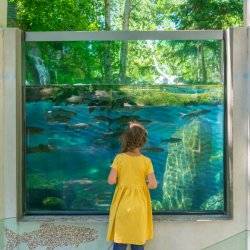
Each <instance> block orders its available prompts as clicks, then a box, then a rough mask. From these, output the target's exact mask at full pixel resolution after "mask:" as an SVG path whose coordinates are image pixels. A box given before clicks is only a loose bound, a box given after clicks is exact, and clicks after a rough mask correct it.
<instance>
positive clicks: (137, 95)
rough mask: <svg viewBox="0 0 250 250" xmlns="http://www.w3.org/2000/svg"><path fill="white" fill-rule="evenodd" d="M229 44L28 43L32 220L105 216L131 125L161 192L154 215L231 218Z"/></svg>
mask: <svg viewBox="0 0 250 250" xmlns="http://www.w3.org/2000/svg"><path fill="white" fill-rule="evenodd" d="M222 51H223V48H222V43H221V41H147V40H146V41H127V42H124V41H123V42H122V41H115V42H100V41H87V42H53V43H52V42H40V43H35V42H32V43H31V42H29V43H26V57H25V59H26V60H25V63H26V78H25V84H26V86H25V88H26V103H25V109H26V145H27V147H26V166H25V167H26V171H25V172H26V181H25V183H26V209H27V212H36V211H40V212H46V211H68V212H75V211H80V212H82V213H107V212H108V209H109V205H110V202H111V199H112V193H113V191H114V187H111V186H109V185H108V184H107V181H106V180H107V176H108V173H109V169H110V168H109V166H110V164H111V162H112V160H113V157H114V155H115V154H116V153H117V152H119V141H118V139H119V136H120V135H121V133H122V131H123V130H124V128H125V127H126V126H127V124H128V122H129V121H130V120H137V121H139V122H141V123H142V124H143V125H144V126H145V127H146V129H147V130H148V132H149V137H148V141H147V143H146V145H145V146H144V147H143V149H142V153H143V154H145V155H147V156H149V157H150V158H151V159H152V162H153V164H154V168H155V173H156V176H157V180H158V182H159V185H158V188H157V189H156V190H153V191H151V197H152V203H153V209H154V212H155V213H170V212H171V213H172V212H173V213H174V212H182V213H189V212H198V213H224V211H225V207H224V198H225V197H224V174H225V173H224V172H223V168H224V83H223V73H222V72H223V60H222V58H223V53H222Z"/></svg>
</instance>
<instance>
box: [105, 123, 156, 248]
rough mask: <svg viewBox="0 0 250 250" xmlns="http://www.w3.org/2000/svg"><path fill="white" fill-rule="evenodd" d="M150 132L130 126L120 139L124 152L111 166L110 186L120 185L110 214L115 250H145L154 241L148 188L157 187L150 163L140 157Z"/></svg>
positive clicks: (149, 160) (108, 236)
mask: <svg viewBox="0 0 250 250" xmlns="http://www.w3.org/2000/svg"><path fill="white" fill-rule="evenodd" d="M146 139H147V131H146V129H145V128H144V127H143V126H142V125H141V124H140V123H138V122H130V123H129V128H128V129H126V131H125V132H124V133H123V134H122V136H121V144H122V148H121V152H120V153H118V154H117V155H116V156H115V158H114V160H113V163H112V165H111V170H110V173H109V176H108V183H109V184H111V185H112V184H117V185H116V189H115V192H114V196H113V200H112V204H111V207H110V213H109V223H108V231H107V240H111V241H114V245H113V250H126V248H127V244H131V249H132V250H143V249H144V246H143V245H144V243H145V242H146V241H147V240H150V239H152V238H153V219H152V207H151V198H150V193H149V190H148V189H149V188H150V189H154V188H156V187H157V181H156V178H155V175H154V169H153V165H152V162H151V159H150V158H149V157H147V156H144V155H143V154H141V153H140V149H141V147H142V146H143V145H144V144H145V143H146Z"/></svg>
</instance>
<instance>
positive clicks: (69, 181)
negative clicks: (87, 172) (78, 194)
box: [63, 178, 93, 185]
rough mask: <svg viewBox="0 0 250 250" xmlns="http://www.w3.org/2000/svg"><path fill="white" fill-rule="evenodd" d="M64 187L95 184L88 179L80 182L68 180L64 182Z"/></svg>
mask: <svg viewBox="0 0 250 250" xmlns="http://www.w3.org/2000/svg"><path fill="white" fill-rule="evenodd" d="M63 184H64V185H72V184H80V185H91V184H93V181H92V180H89V179H87V178H84V179H80V180H68V181H64V182H63Z"/></svg>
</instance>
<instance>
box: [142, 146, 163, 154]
mask: <svg viewBox="0 0 250 250" xmlns="http://www.w3.org/2000/svg"><path fill="white" fill-rule="evenodd" d="M142 150H144V151H150V152H156V153H158V152H163V151H164V149H163V148H160V147H144V148H142Z"/></svg>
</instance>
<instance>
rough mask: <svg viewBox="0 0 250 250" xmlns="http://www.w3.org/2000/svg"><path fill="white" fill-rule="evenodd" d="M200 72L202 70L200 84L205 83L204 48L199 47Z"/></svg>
mask: <svg viewBox="0 0 250 250" xmlns="http://www.w3.org/2000/svg"><path fill="white" fill-rule="evenodd" d="M200 48H201V70H202V83H203V84H206V83H207V69H206V63H205V53H204V46H203V45H201V47H200Z"/></svg>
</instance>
